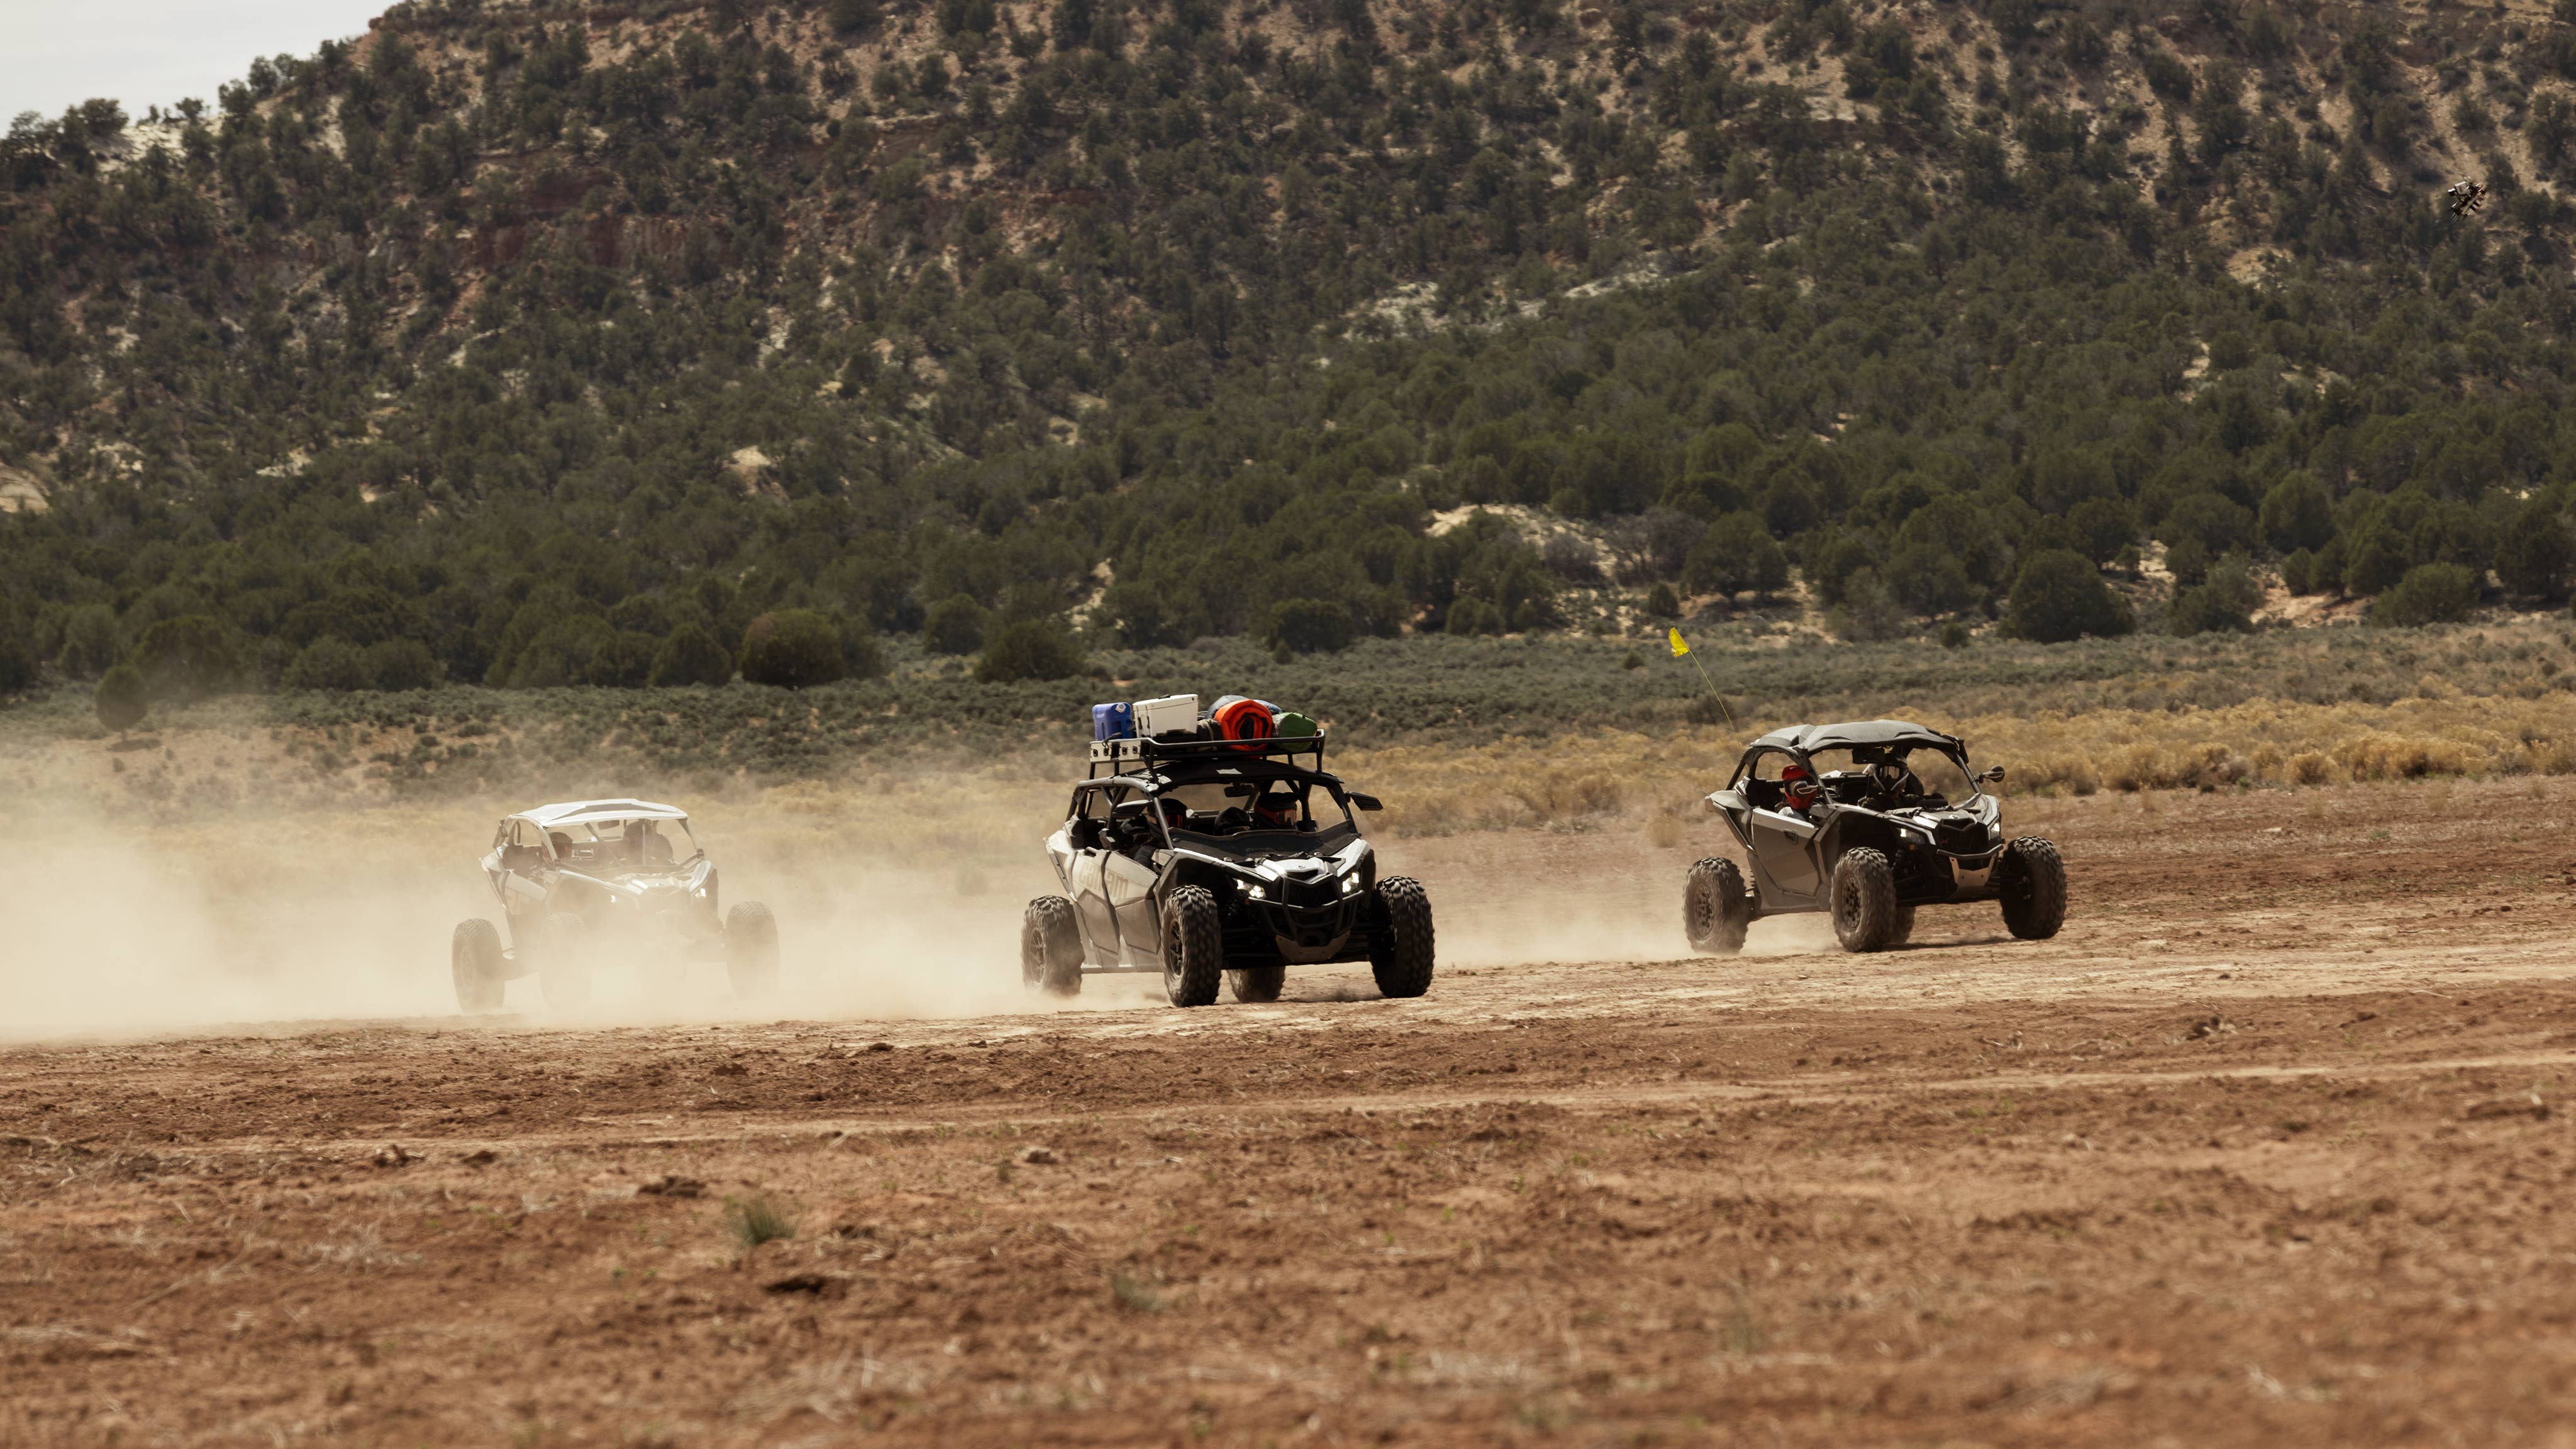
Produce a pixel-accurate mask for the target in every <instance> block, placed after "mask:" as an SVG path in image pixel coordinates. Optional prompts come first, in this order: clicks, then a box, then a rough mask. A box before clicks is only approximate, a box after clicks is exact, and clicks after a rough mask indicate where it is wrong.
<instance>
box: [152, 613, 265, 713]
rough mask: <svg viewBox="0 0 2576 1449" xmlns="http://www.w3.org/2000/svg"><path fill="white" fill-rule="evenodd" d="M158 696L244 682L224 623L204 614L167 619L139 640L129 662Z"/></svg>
mask: <svg viewBox="0 0 2576 1449" xmlns="http://www.w3.org/2000/svg"><path fill="white" fill-rule="evenodd" d="M129 662H130V663H132V664H133V665H134V667H135V669H136V670H137V671H138V672H140V673H141V674H142V676H143V682H144V684H145V686H146V687H148V688H149V689H150V690H151V691H152V697H153V698H154V699H173V698H178V699H194V698H197V697H199V696H203V695H209V694H218V693H221V692H223V691H225V690H228V689H234V688H238V687H239V686H240V684H241V675H242V668H241V659H240V656H239V655H237V654H235V653H234V652H233V643H232V637H231V636H230V635H229V634H228V633H226V632H225V630H224V626H223V625H222V624H221V623H220V622H218V621H217V620H215V619H212V618H210V617H208V616H206V615H204V614H182V615H180V616H178V617H177V618H171V619H163V620H162V621H161V622H159V623H157V624H154V625H153V626H151V627H150V628H148V629H146V630H144V631H143V637H142V638H140V639H137V640H136V641H135V642H134V653H133V656H132V658H131V660H130V661H129Z"/></svg>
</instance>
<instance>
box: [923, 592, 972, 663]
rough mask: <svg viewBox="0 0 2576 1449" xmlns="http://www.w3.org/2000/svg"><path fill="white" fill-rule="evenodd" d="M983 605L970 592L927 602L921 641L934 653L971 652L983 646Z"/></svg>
mask: <svg viewBox="0 0 2576 1449" xmlns="http://www.w3.org/2000/svg"><path fill="white" fill-rule="evenodd" d="M985 627H986V615H985V613H984V606H983V605H981V604H979V603H976V602H975V599H974V596H972V595H970V594H951V595H949V596H948V597H947V598H945V599H943V600H941V601H940V602H938V603H936V604H933V605H931V606H930V612H929V613H928V614H927V615H925V616H924V617H923V619H922V623H921V642H922V644H923V645H924V646H925V647H927V648H928V649H929V650H930V652H931V653H933V654H972V653H974V652H975V651H976V650H978V649H981V648H983V647H984V629H985Z"/></svg>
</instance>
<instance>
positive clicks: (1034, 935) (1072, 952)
mask: <svg viewBox="0 0 2576 1449" xmlns="http://www.w3.org/2000/svg"><path fill="white" fill-rule="evenodd" d="M1020 984H1021V985H1022V986H1025V987H1027V988H1028V989H1029V990H1031V991H1043V992H1045V993H1046V994H1048V995H1049V996H1076V995H1079V994H1081V991H1082V928H1081V926H1080V925H1079V924H1078V923H1076V922H1075V920H1074V918H1073V902H1071V901H1069V900H1066V899H1065V898H1064V897H1062V896H1040V897H1038V898H1037V899H1036V900H1033V901H1031V902H1029V906H1028V909H1027V910H1024V911H1022V912H1020Z"/></svg>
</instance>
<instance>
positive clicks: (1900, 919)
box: [1887, 906, 1914, 946]
mask: <svg viewBox="0 0 2576 1449" xmlns="http://www.w3.org/2000/svg"><path fill="white" fill-rule="evenodd" d="M1913 939H1914V908H1913V907H1912V906H1898V907H1897V908H1896V924H1895V925H1893V926H1890V927H1888V929H1887V944H1889V945H1891V946H1902V945H1904V944H1905V943H1906V942H1908V941H1911V940H1913Z"/></svg>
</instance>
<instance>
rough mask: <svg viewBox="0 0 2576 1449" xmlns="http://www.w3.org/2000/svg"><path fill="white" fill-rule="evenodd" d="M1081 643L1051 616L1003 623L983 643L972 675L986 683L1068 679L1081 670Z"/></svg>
mask: <svg viewBox="0 0 2576 1449" xmlns="http://www.w3.org/2000/svg"><path fill="white" fill-rule="evenodd" d="M1082 667H1083V658H1082V646H1081V645H1079V644H1077V643H1075V642H1074V639H1073V635H1072V634H1071V633H1070V632H1068V631H1067V630H1066V629H1065V627H1064V625H1063V624H1062V623H1061V622H1059V621H1057V620H1054V619H1022V620H1020V621H1019V622H1017V623H1014V624H1005V625H1003V626H1002V628H1001V629H1000V630H999V631H998V632H996V633H995V634H994V635H993V642H992V643H990V644H987V645H985V646H984V657H983V658H982V659H981V660H979V661H977V662H976V665H975V677H976V678H977V679H979V680H982V681H983V682H985V683H987V684H1001V683H1008V682H1010V681H1012V680H1019V679H1070V678H1072V677H1073V676H1074V675H1076V674H1079V673H1081V672H1082Z"/></svg>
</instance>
